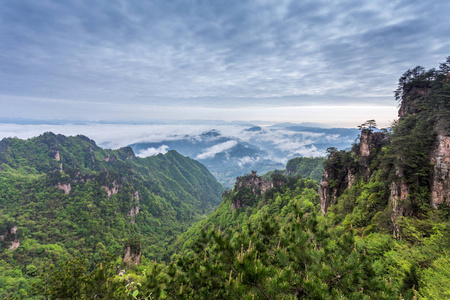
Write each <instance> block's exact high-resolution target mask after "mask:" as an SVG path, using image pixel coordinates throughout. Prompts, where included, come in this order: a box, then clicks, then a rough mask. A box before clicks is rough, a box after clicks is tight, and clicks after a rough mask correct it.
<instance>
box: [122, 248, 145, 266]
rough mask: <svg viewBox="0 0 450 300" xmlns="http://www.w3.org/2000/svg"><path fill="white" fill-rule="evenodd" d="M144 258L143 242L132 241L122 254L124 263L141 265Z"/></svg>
mask: <svg viewBox="0 0 450 300" xmlns="http://www.w3.org/2000/svg"><path fill="white" fill-rule="evenodd" d="M141 258H142V244H141V243H132V244H129V245H127V246H126V247H125V249H124V251H123V256H122V263H123V264H127V265H130V264H135V265H140V264H141Z"/></svg>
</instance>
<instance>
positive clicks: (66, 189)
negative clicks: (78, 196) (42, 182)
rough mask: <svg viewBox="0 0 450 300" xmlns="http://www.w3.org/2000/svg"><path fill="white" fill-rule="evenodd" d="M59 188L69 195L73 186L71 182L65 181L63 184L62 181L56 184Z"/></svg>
mask: <svg viewBox="0 0 450 300" xmlns="http://www.w3.org/2000/svg"><path fill="white" fill-rule="evenodd" d="M56 188H57V189H60V190H63V191H64V194H66V195H68V194H69V193H70V191H71V190H72V187H71V186H70V183H63V184H61V183H60V182H58V184H57V185H56Z"/></svg>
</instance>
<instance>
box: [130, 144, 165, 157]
mask: <svg viewBox="0 0 450 300" xmlns="http://www.w3.org/2000/svg"><path fill="white" fill-rule="evenodd" d="M168 149H169V146H167V145H162V146H161V147H158V148H152V147H150V148H147V149H145V150H141V151H139V153H137V154H136V155H137V156H139V157H147V156H153V155H157V154H159V153H161V154H165V153H167V151H168Z"/></svg>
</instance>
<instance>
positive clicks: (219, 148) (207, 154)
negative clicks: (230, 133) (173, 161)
mask: <svg viewBox="0 0 450 300" xmlns="http://www.w3.org/2000/svg"><path fill="white" fill-rule="evenodd" d="M237 144H238V142H237V141H227V142H224V143H220V144H217V145H214V146H212V147H210V148H207V149H206V150H205V151H204V152H203V153H201V154H199V155H197V159H208V158H213V157H214V156H215V155H216V154H218V153H221V152H224V151H226V150H229V149H231V148H233V147H234V146H236V145H237Z"/></svg>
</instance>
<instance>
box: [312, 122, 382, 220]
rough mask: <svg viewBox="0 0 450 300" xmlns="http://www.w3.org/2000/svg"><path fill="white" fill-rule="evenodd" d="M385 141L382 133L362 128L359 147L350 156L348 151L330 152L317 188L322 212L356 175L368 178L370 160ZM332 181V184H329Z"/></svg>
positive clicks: (350, 185) (350, 184)
mask: <svg viewBox="0 0 450 300" xmlns="http://www.w3.org/2000/svg"><path fill="white" fill-rule="evenodd" d="M385 141H386V135H385V134H384V133H382V132H373V131H372V130H371V129H363V130H362V131H361V136H360V141H359V147H358V146H356V147H355V148H354V149H353V152H352V153H351V156H350V154H349V153H348V152H347V154H343V153H341V152H342V151H335V152H332V153H330V155H329V157H328V159H327V161H326V163H325V165H326V167H325V168H324V172H323V176H322V182H321V183H320V188H319V194H320V206H321V210H322V214H326V212H327V210H328V207H329V206H330V205H331V204H333V203H335V202H336V200H337V198H338V197H339V196H340V195H341V194H342V193H343V192H344V191H345V190H346V189H350V188H351V187H352V186H353V184H354V183H355V180H356V175H358V176H360V177H362V178H365V179H366V180H367V179H369V177H370V175H371V172H372V171H371V170H370V164H371V161H372V159H373V157H374V156H376V154H377V153H379V151H380V150H381V148H382V146H383V144H384V143H385ZM372 154H373V155H372ZM346 155H347V156H346ZM343 161H344V162H345V163H343ZM332 182H333V184H331V183H332Z"/></svg>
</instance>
